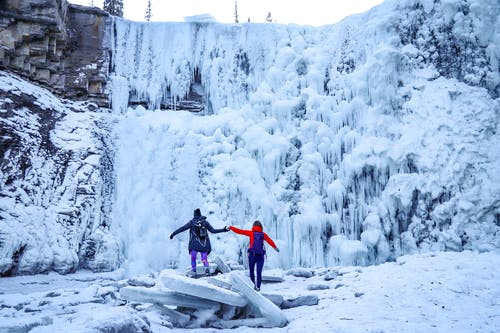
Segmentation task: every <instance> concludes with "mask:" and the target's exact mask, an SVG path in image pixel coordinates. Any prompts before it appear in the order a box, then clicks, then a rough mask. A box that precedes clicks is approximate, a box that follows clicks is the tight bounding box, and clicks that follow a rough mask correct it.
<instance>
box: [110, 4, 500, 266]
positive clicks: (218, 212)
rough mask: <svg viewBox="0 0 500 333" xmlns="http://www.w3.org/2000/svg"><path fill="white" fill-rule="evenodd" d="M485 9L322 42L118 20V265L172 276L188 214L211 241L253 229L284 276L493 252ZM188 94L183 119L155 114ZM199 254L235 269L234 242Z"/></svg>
mask: <svg viewBox="0 0 500 333" xmlns="http://www.w3.org/2000/svg"><path fill="white" fill-rule="evenodd" d="M499 11H500V10H499V5H498V3H497V2H496V1H468V2H465V1H458V0H457V1H451V0H450V1H441V2H440V3H434V2H433V1H424V0H421V1H418V0H411V1H410V0H407V1H386V2H385V3H384V4H382V5H381V6H379V7H377V8H375V9H373V10H371V11H370V12H367V13H365V14H362V15H358V16H353V17H350V18H348V19H346V20H344V21H343V22H341V23H339V24H337V25H332V26H324V27H320V28H313V27H307V26H306V27H304V26H296V25H277V24H250V23H248V24H238V25H224V24H217V23H136V22H129V21H124V20H116V21H115V24H114V36H113V38H114V41H113V47H114V49H113V55H112V58H113V66H112V71H113V75H114V79H113V84H114V87H113V109H114V111H115V112H117V113H123V115H124V120H123V121H121V123H120V124H119V125H118V126H117V138H118V144H119V146H118V154H117V158H118V159H117V163H116V175H117V195H116V204H115V208H114V212H115V213H114V214H115V215H114V220H115V222H116V223H119V224H121V225H122V227H123V230H124V235H125V236H124V237H125V238H124V239H125V248H126V251H127V253H126V255H127V257H128V259H129V264H130V267H133V269H134V270H138V271H144V270H147V269H161V268H163V267H165V266H172V267H176V266H178V265H181V266H182V265H186V264H187V262H188V261H187V245H185V244H187V235H182V236H180V238H179V239H174V240H173V241H171V240H169V239H168V235H169V234H170V232H171V231H172V230H174V229H175V228H177V227H179V226H180V225H181V224H183V223H185V222H186V221H187V220H188V219H189V218H191V215H192V210H193V209H194V208H196V207H200V208H201V209H202V211H203V212H204V214H206V215H207V216H208V218H209V220H210V221H211V222H212V223H213V225H214V226H215V227H222V226H224V225H227V224H233V225H236V226H239V227H250V226H251V222H252V221H253V220H254V219H261V220H262V221H263V223H264V226H265V229H266V231H267V232H268V233H269V234H270V236H271V237H272V238H274V239H276V240H277V243H278V245H279V247H280V248H281V249H282V252H281V253H280V255H279V256H277V255H274V254H273V255H270V256H269V260H268V263H269V264H270V265H280V266H283V267H290V266H296V265H301V266H315V265H334V264H367V263H377V262H383V261H386V260H390V259H392V258H394V257H396V256H399V255H402V254H405V253H413V252H417V251H428V250H463V249H479V250H487V249H491V248H497V247H499V246H500V231H499V225H500V222H499V220H500V208H499V207H500V201H499V198H500V179H499V176H498V175H499V172H498V171H499V168H500V167H499V165H498V161H499V160H500V159H499V158H500V151H499V149H498V147H497V145H496V143H497V142H499V135H500V134H499V131H498V119H499V113H500V111H499V100H498V96H499V86H500V85H499V81H500V80H499V76H498V64H499V62H498V59H499V49H498V45H499V43H498V40H499V33H498V26H500V25H499V19H498V17H499V15H498V14H499ZM486 27H497V28H496V30H495V29H486ZM115 91H116V93H115ZM193 95H196V96H197V101H198V102H200V103H201V104H203V105H204V111H203V112H201V113H199V114H193V113H188V112H185V111H177V112H172V111H165V110H161V111H160V110H158V109H159V108H160V107H161V108H166V107H168V108H170V109H177V110H179V109H182V107H178V106H180V105H184V104H183V103H182V102H183V101H186V100H189V99H190V96H193ZM127 98H128V101H127V100H126V99H127ZM138 102H141V103H143V104H147V106H148V107H147V109H146V108H144V107H142V106H139V107H134V108H128V109H127V105H130V104H132V103H138ZM155 109H156V111H155V112H153V110H155ZM212 242H213V245H214V248H215V249H214V252H216V253H220V254H223V255H224V256H226V257H229V258H232V259H234V260H242V258H243V257H244V247H245V240H244V239H242V238H237V237H236V236H234V235H229V234H219V235H217V237H213V241H212ZM178 245H180V250H179V249H178ZM185 247H186V248H185Z"/></svg>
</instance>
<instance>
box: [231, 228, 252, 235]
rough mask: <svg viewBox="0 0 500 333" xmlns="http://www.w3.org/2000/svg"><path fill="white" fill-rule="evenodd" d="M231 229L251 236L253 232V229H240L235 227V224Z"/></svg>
mask: <svg viewBox="0 0 500 333" xmlns="http://www.w3.org/2000/svg"><path fill="white" fill-rule="evenodd" d="M229 230H231V231H232V232H235V233H237V234H240V235H245V236H248V237H250V235H251V234H252V231H251V230H243V229H238V228H236V227H233V226H230V227H229Z"/></svg>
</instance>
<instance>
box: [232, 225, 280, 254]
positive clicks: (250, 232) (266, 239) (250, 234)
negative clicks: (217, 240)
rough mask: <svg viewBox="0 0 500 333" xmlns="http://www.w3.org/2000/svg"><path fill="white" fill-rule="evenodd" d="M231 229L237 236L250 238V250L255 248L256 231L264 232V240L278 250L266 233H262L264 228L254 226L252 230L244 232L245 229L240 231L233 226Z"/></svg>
mask: <svg viewBox="0 0 500 333" xmlns="http://www.w3.org/2000/svg"><path fill="white" fill-rule="evenodd" d="M229 229H230V230H231V231H233V232H235V233H237V234H240V235H245V236H248V237H250V245H249V247H248V248H250V249H251V248H252V246H253V232H254V231H259V232H262V233H263V234H264V240H265V241H266V242H267V243H268V244H269V245H271V246H272V247H273V249H275V250H276V244H274V241H273V240H272V239H271V237H269V236H268V235H267V234H266V233H265V232H263V231H262V228H261V227H259V226H253V227H252V230H243V229H238V228H236V227H233V226H230V227H229Z"/></svg>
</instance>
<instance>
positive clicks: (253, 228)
mask: <svg viewBox="0 0 500 333" xmlns="http://www.w3.org/2000/svg"><path fill="white" fill-rule="evenodd" d="M252 231H258V232H262V227H259V226H258V225H254V226H253V227H252Z"/></svg>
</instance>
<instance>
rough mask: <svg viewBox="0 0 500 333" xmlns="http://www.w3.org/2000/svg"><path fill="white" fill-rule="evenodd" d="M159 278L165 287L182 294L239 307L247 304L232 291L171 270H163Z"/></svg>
mask: <svg viewBox="0 0 500 333" xmlns="http://www.w3.org/2000/svg"><path fill="white" fill-rule="evenodd" d="M160 280H161V281H162V283H163V285H164V286H165V287H167V288H169V289H172V290H175V291H177V292H180V293H183V294H187V295H191V296H195V297H200V298H202V299H208V300H212V301H215V302H220V303H224V304H229V305H236V306H240V307H243V306H245V305H246V304H247V301H246V299H245V298H244V297H243V296H241V295H240V294H238V293H235V292H234V291H231V290H227V289H224V288H220V287H217V286H214V285H212V284H210V283H208V282H207V281H204V280H202V279H200V280H194V279H191V278H188V277H186V276H182V275H180V274H178V273H177V272H175V271H173V270H168V269H166V270H163V271H162V272H161V273H160Z"/></svg>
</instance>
